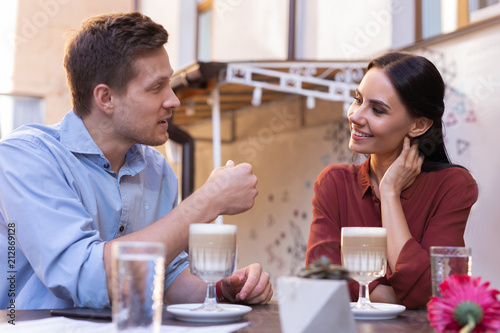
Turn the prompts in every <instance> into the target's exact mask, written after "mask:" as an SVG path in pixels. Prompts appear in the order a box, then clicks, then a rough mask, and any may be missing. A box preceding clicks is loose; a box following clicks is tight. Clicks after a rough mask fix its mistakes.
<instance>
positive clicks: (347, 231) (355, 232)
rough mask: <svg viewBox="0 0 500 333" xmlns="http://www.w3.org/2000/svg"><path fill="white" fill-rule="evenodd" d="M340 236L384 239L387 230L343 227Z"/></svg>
mask: <svg viewBox="0 0 500 333" xmlns="http://www.w3.org/2000/svg"><path fill="white" fill-rule="evenodd" d="M342 234H343V235H345V236H350V237H384V236H387V230H386V229H385V228H379V227H343V228H342Z"/></svg>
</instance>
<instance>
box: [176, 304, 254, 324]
mask: <svg viewBox="0 0 500 333" xmlns="http://www.w3.org/2000/svg"><path fill="white" fill-rule="evenodd" d="M217 305H218V306H220V307H221V308H223V309H224V311H217V312H203V311H191V309H195V308H197V307H200V306H201V303H191V304H175V305H169V306H167V312H169V313H171V314H172V315H173V316H174V317H175V319H177V320H182V321H194V322H198V323H227V322H231V321H237V320H240V319H241V318H243V316H244V315H246V314H247V313H249V312H250V311H252V308H251V307H249V306H246V305H238V304H217Z"/></svg>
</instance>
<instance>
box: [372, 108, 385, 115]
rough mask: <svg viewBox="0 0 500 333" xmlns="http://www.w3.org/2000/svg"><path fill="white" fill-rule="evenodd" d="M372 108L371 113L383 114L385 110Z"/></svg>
mask: <svg viewBox="0 0 500 333" xmlns="http://www.w3.org/2000/svg"><path fill="white" fill-rule="evenodd" d="M372 110H373V113H375V114H384V113H386V112H385V110H382V109H378V108H372Z"/></svg>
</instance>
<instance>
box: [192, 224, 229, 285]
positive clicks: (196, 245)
mask: <svg viewBox="0 0 500 333" xmlns="http://www.w3.org/2000/svg"><path fill="white" fill-rule="evenodd" d="M236 230H237V228H236V226H235V225H229V224H201V223H199V224H191V225H190V228H189V259H190V263H189V265H190V269H191V273H192V274H194V275H197V276H198V277H200V278H201V279H202V280H204V281H212V282H213V281H218V280H220V279H222V278H224V277H225V276H228V275H231V274H232V273H233V271H234V268H235V266H236Z"/></svg>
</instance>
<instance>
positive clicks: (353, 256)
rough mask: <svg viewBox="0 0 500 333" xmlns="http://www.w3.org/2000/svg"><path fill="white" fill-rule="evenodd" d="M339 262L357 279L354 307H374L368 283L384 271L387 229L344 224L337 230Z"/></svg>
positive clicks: (360, 308)
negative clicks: (338, 234)
mask: <svg viewBox="0 0 500 333" xmlns="http://www.w3.org/2000/svg"><path fill="white" fill-rule="evenodd" d="M341 252H342V265H343V266H344V267H345V268H346V269H347V270H348V271H349V272H350V274H351V277H352V278H353V279H354V280H356V281H358V282H359V298H358V302H357V303H356V305H355V306H354V307H353V308H354V309H359V310H377V308H376V307H374V306H373V305H371V303H370V293H369V290H368V284H369V283H370V282H372V281H373V280H375V279H377V278H379V277H382V276H384V275H385V273H386V270H387V231H386V229H385V228H377V227H344V228H342V230H341Z"/></svg>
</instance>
